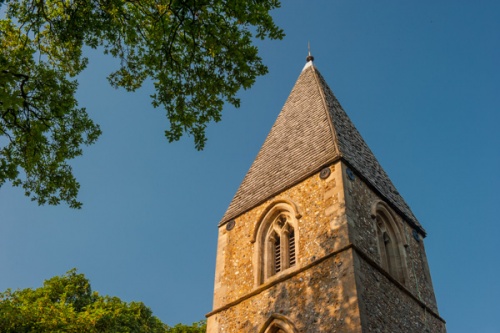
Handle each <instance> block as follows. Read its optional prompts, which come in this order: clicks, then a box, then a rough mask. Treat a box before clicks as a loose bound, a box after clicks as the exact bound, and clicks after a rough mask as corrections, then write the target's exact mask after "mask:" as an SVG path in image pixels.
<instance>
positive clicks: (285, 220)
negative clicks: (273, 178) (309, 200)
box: [255, 203, 298, 285]
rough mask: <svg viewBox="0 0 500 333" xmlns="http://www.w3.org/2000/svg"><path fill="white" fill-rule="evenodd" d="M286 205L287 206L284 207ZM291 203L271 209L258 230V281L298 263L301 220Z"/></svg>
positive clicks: (261, 281) (281, 204)
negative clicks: (299, 222)
mask: <svg viewBox="0 0 500 333" xmlns="http://www.w3.org/2000/svg"><path fill="white" fill-rule="evenodd" d="M284 208H285V209H284ZM286 208H291V207H290V206H289V205H287V204H284V203H279V204H276V205H275V206H273V207H272V208H270V209H269V211H268V213H267V214H265V216H264V217H263V218H262V220H261V221H260V222H259V223H258V226H257V227H258V230H256V239H255V240H256V241H257V244H256V245H257V246H256V250H257V252H256V265H257V269H256V272H257V275H256V282H257V285H258V284H261V283H263V282H264V281H265V280H267V279H268V278H270V277H272V276H274V275H276V274H278V273H280V272H283V271H286V270H288V269H290V268H292V267H294V266H296V265H297V253H298V251H297V237H298V233H297V231H298V230H297V220H296V216H295V214H294V213H293V210H291V209H286Z"/></svg>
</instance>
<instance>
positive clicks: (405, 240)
mask: <svg viewBox="0 0 500 333" xmlns="http://www.w3.org/2000/svg"><path fill="white" fill-rule="evenodd" d="M425 236H426V233H425V230H424V229H423V228H422V226H421V225H420V223H419V222H418V220H417V219H416V217H415V216H414V215H413V213H412V211H411V210H410V208H409V207H408V205H407V204H406V202H405V201H404V200H403V198H402V197H401V195H400V194H399V193H398V191H397V190H396V188H395V187H394V185H393V184H392V182H391V180H390V179H389V177H388V176H387V174H386V173H385V172H384V170H383V169H382V167H381V166H380V164H379V163H378V161H377V159H376V158H375V156H374V155H373V153H372V152H371V150H370V149H369V148H368V146H367V144H366V143H365V141H364V140H363V138H362V137H361V135H360V134H359V132H358V131H357V129H356V128H355V127H354V125H353V124H352V122H351V120H350V119H349V117H348V116H347V115H346V113H345V112H344V110H343V109H342V107H341V106H340V104H339V102H338V101H337V99H336V98H335V96H334V95H333V93H332V91H331V90H330V88H329V87H328V85H327V84H326V82H325V80H324V79H323V77H322V76H321V74H320V73H319V71H318V70H317V68H316V67H315V66H314V64H313V58H312V57H311V56H309V57H308V58H307V63H306V65H305V67H304V69H303V70H302V72H301V74H300V76H299V78H298V80H297V82H296V83H295V86H294V87H293V90H292V92H291V93H290V96H289V97H288V99H287V101H286V103H285V105H284V107H283V109H282V111H281V113H280V114H279V116H278V118H277V119H276V122H275V123H274V125H273V127H272V129H271V131H270V133H269V134H268V136H267V139H266V141H265V142H264V144H263V146H262V148H261V150H260V152H259V154H258V155H257V158H256V159H255V161H254V162H253V164H252V166H251V168H250V170H249V171H248V173H247V175H246V176H245V178H244V179H243V182H242V183H241V185H240V187H239V189H238V191H237V192H236V195H235V196H234V198H233V200H232V201H231V203H230V205H229V208H228V209H227V211H226V213H225V215H224V217H223V218H222V221H221V222H220V224H219V238H218V246H217V262H216V272H215V286H214V301H213V310H212V311H211V312H210V313H209V314H207V318H208V321H207V323H208V329H207V332H208V333H222V332H224V333H240V332H241V333H299V332H301V333H309V332H311V333H312V332H315V333H316V332H342V333H348V332H349V333H350V332H360V333H361V332H363V333H364V332H380V333H391V332H393V333H407V332H415V333H417V332H418V333H421V332H432V333H434V332H440V333H441V332H446V327H445V322H444V320H443V319H442V318H441V317H440V316H439V313H438V309H437V305H436V299H435V296H434V291H433V287H432V282H431V277H430V274H429V267H428V264H427V260H426V255H425V250H424V242H423V239H424V237H425Z"/></svg>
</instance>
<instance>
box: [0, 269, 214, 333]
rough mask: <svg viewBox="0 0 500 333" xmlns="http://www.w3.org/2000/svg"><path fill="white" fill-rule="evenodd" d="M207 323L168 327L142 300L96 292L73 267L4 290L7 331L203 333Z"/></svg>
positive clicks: (2, 318)
mask: <svg viewBox="0 0 500 333" xmlns="http://www.w3.org/2000/svg"><path fill="white" fill-rule="evenodd" d="M205 329H206V328H205V322H199V323H194V324H193V325H191V326H187V325H182V324H179V325H176V326H174V327H169V326H167V325H165V324H163V323H162V322H161V321H160V320H159V319H158V318H156V317H155V316H153V314H152V312H151V310H150V309H149V308H148V307H146V306H145V305H144V304H143V303H141V302H130V303H126V302H123V301H121V300H120V299H119V298H118V297H110V296H101V295H99V294H98V293H97V292H92V290H91V286H90V282H89V280H87V279H86V278H85V276H84V275H83V274H78V273H77V272H76V270H74V269H73V270H71V271H69V272H68V273H66V274H65V275H63V276H56V277H53V278H51V279H49V280H47V281H45V283H44V284H43V287H40V288H38V289H34V290H33V289H29V288H28V289H23V290H16V291H11V290H7V291H5V292H3V293H0V332H3V333H24V332H26V333H28V332H29V333H33V332H36V333H53V332H65V333H73V332H74V333H108V332H110V333H111V332H113V333H114V332H121V333H126V332H133V333H202V332H205Z"/></svg>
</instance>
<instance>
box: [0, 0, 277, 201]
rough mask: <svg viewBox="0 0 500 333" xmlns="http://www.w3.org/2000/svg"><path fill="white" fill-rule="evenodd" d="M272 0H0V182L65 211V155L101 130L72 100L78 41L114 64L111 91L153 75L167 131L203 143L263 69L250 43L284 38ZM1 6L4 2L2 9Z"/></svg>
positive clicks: (72, 186) (69, 192)
mask: <svg viewBox="0 0 500 333" xmlns="http://www.w3.org/2000/svg"><path fill="white" fill-rule="evenodd" d="M279 6H280V3H279V1H276V0H257V1H245V0H169V1H168V0H164V1H155V0H129V1H124V0H92V1H90V0H0V8H2V10H4V17H3V18H2V19H0V135H1V137H0V149H1V150H0V186H1V185H3V184H4V183H5V182H6V181H11V182H12V183H13V184H14V185H15V186H22V187H23V188H24V190H25V192H26V195H28V196H30V197H31V198H32V200H35V201H37V202H38V203H39V204H45V203H49V204H59V203H60V201H61V200H62V201H65V202H67V203H69V205H70V206H71V207H73V208H78V207H80V206H81V204H80V203H79V202H78V201H77V199H76V197H77V194H78V188H79V184H78V182H77V181H76V179H75V178H74V176H73V174H72V170H71V167H70V166H69V164H68V161H69V160H70V159H72V158H74V157H76V156H79V155H81V154H82V145H90V144H93V143H94V142H95V141H96V140H97V138H98V137H99V135H100V130H99V127H98V125H96V124H95V123H94V122H93V121H92V120H91V119H90V118H89V117H88V115H87V113H86V111H85V109H84V108H80V107H78V103H77V100H76V99H75V92H76V89H77V82H76V80H75V79H74V78H75V77H76V76H77V75H78V74H79V73H80V72H81V71H82V70H84V69H85V67H86V66H87V63H88V59H87V58H86V57H85V56H84V55H83V51H82V50H83V47H84V46H89V47H92V48H98V49H101V50H103V51H104V53H106V54H110V55H112V56H113V57H116V58H118V59H120V66H119V68H118V69H117V70H116V71H114V72H112V73H110V74H109V76H108V79H109V82H110V83H111V85H112V86H114V87H123V88H125V89H126V90H127V91H135V90H136V89H138V88H139V87H141V85H142V84H143V83H144V81H145V80H147V79H148V80H151V81H152V82H153V83H154V87H155V93H154V94H153V95H152V96H151V98H152V104H153V106H154V107H161V108H164V109H165V110H166V114H167V117H168V120H169V123H168V124H167V125H166V126H167V129H166V131H165V135H166V137H167V139H168V140H169V141H170V142H171V141H176V140H179V138H180V137H181V136H182V135H184V134H186V133H187V134H188V135H191V136H193V138H194V144H195V147H196V148H197V149H203V147H204V144H205V141H206V136H205V129H206V126H207V124H208V123H209V122H211V121H215V122H217V121H219V120H220V119H221V113H222V108H223V105H224V103H226V102H229V103H230V104H232V105H234V106H236V107H238V106H239V104H240V100H239V99H238V98H237V97H236V96H237V92H238V91H239V90H240V89H241V88H243V89H247V88H249V87H250V86H252V84H253V83H254V82H255V80H256V78H257V77H258V76H260V75H264V74H266V72H267V68H266V66H264V64H263V63H262V59H261V58H260V57H259V55H258V50H257V47H256V46H255V45H253V42H252V41H253V38H255V37H256V38H260V39H265V38H270V39H281V38H283V36H284V34H283V31H282V30H281V29H280V28H278V27H277V26H276V25H275V23H274V22H273V19H272V17H271V16H270V11H271V10H272V9H275V8H278V7H279ZM3 7H5V8H3Z"/></svg>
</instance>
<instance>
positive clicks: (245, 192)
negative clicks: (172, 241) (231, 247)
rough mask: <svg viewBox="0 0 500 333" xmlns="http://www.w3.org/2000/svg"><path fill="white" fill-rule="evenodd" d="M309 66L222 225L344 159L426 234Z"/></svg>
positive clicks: (322, 81) (314, 69)
mask: <svg viewBox="0 0 500 333" xmlns="http://www.w3.org/2000/svg"><path fill="white" fill-rule="evenodd" d="M313 59H314V58H313V57H312V56H310V55H309V56H308V57H307V63H306V65H305V67H304V69H303V70H302V72H301V74H300V76H299V78H298V79H297V82H296V83H295V86H294V87H293V89H292V92H291V93H290V95H289V97H288V99H287V101H286V102H285V105H284V106H283V109H282V110H281V113H280V114H279V115H278V118H277V119H276V122H275V123H274V125H273V127H272V128H271V131H270V132H269V134H268V136H267V138H266V141H265V142H264V144H263V146H262V148H261V149H260V151H259V153H258V155H257V158H256V159H255V161H254V162H253V164H252V166H251V167H250V170H249V171H248V173H247V175H246V176H245V178H244V179H243V182H242V183H241V185H240V187H239V189H238V191H237V192H236V195H235V196H234V198H233V200H232V201H231V203H230V205H229V208H228V209H227V211H226V213H225V215H224V217H223V218H222V221H221V224H224V223H226V222H227V221H229V220H231V219H233V218H235V217H237V216H239V215H240V214H242V213H244V212H246V211H248V210H249V209H251V208H253V207H255V206H257V205H258V204H260V203H262V202H264V201H265V200H267V199H269V198H270V197H272V196H274V195H276V194H278V193H280V192H281V191H283V190H285V189H287V188H289V187H291V186H293V185H295V184H297V183H298V182H300V181H302V180H304V179H306V178H307V177H309V176H311V175H312V174H314V173H316V172H318V171H319V170H320V169H321V168H323V167H324V166H326V165H329V164H331V163H333V162H336V161H338V160H343V161H344V162H345V163H346V164H347V165H349V166H350V167H351V168H352V169H353V170H355V172H356V173H357V174H358V176H359V177H361V178H363V179H364V180H365V181H366V182H367V183H368V184H369V185H370V186H371V187H372V188H373V189H374V190H375V191H376V192H378V193H379V194H380V195H381V196H382V197H383V198H385V199H386V200H387V202H388V203H389V204H390V205H391V206H393V208H394V209H396V210H397V211H399V212H400V213H401V214H402V215H403V216H405V217H406V219H407V222H408V223H410V224H412V225H413V226H414V227H415V228H416V229H417V230H419V231H420V233H421V234H422V235H425V231H424V230H423V228H422V227H421V226H420V224H419V222H418V221H417V219H416V218H415V216H414V215H413V213H412V212H411V210H410V208H409V207H408V205H407V204H406V202H405V201H404V199H403V198H402V197H401V195H400V194H399V193H398V191H397V190H396V188H395V187H394V185H393V184H392V182H391V180H390V179H389V177H388V176H387V174H386V173H385V171H384V170H383V169H382V167H381V166H380V164H379V162H378V161H377V159H376V158H375V156H374V155H373V153H372V151H371V150H370V148H368V145H367V144H366V143H365V141H364V140H363V138H362V137H361V135H360V134H359V132H358V130H357V129H356V127H354V125H353V123H352V122H351V120H350V119H349V117H348V116H347V114H346V113H345V111H344V110H343V109H342V107H341V105H340V103H339V102H338V100H337V99H336V98H335V96H334V94H333V92H332V91H331V90H330V88H329V87H328V85H327V84H326V82H325V80H324V78H323V77H322V76H321V74H320V73H319V71H318V70H317V68H316V67H315V66H314V64H313Z"/></svg>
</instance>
